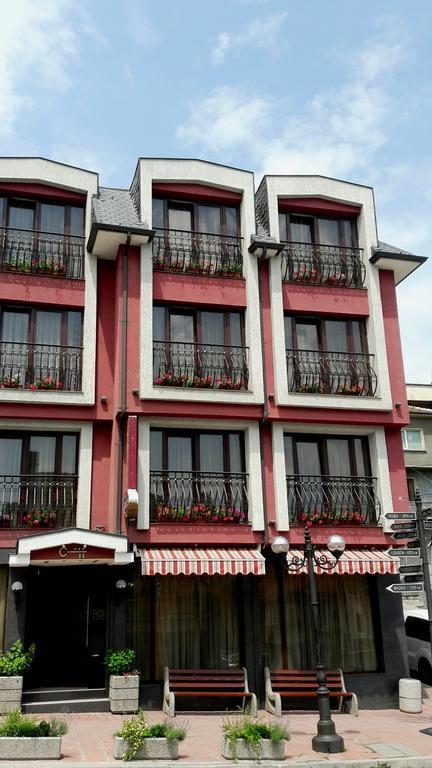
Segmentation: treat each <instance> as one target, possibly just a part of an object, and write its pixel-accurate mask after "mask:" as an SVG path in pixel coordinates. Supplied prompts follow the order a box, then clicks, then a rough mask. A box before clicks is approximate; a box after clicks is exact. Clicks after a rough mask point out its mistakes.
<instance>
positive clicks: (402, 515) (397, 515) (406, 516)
mask: <svg viewBox="0 0 432 768" xmlns="http://www.w3.org/2000/svg"><path fill="white" fill-rule="evenodd" d="M384 517H385V518H386V519H387V520H415V519H416V513H415V512H386V513H385V515H384Z"/></svg>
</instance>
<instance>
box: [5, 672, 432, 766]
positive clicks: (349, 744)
mask: <svg viewBox="0 0 432 768" xmlns="http://www.w3.org/2000/svg"><path fill="white" fill-rule="evenodd" d="M423 702H424V709H423V712H422V714H419V715H410V714H405V713H402V712H399V710H394V709H387V710H363V711H360V714H359V717H352V716H351V715H345V714H337V715H335V717H334V719H335V722H336V729H337V731H338V732H339V733H340V734H341V735H342V736H343V737H344V740H345V747H346V752H344V753H342V754H340V755H335V756H328V757H327V756H325V755H318V754H316V753H315V752H313V751H312V749H311V737H312V736H313V734H314V733H315V732H316V722H317V713H310V712H308V713H306V714H294V713H290V714H289V715H287V718H286V719H287V722H288V726H289V730H290V732H291V740H290V741H289V742H287V745H286V755H287V759H288V764H289V762H291V763H298V762H307V763H310V762H312V761H313V762H317V761H326V762H335V761H341V760H342V761H345V760H370V761H371V763H372V761H374V760H375V761H377V760H378V761H380V762H387V761H388V760H389V759H392V758H416V757H417V758H421V757H423V758H424V757H426V756H430V758H431V759H430V763H429V761H427V762H426V761H425V760H424V759H423V760H421V762H419V761H418V760H414V761H413V762H412V763H411V764H412V765H414V764H417V765H419V766H422V768H426V766H427V765H432V736H428V735H425V734H422V733H420V730H421V729H423V728H427V727H432V688H429V687H423ZM260 716H262V717H263V718H266V719H273V718H272V717H271V715H267V714H266V713H265V712H261V713H260ZM65 717H66V719H67V720H68V722H69V733H68V734H67V736H65V737H64V740H63V753H64V762H65V763H70V764H72V763H105V764H106V763H110V762H113V758H112V753H111V749H112V736H113V733H114V732H115V731H116V730H117V729H118V728H119V727H120V724H121V722H122V717H121V716H119V715H110V714H108V713H95V714H69V715H68V714H66V715H65ZM161 717H162V715H161V713H160V712H149V713H148V719H149V721H150V722H151V723H153V722H157V721H158V720H160V719H161ZM224 719H225V718H224V716H221V715H212V714H204V715H186V716H184V717H183V716H182V715H180V716H178V718H177V720H186V721H187V722H188V723H189V732H188V736H187V739H186V741H184V742H183V743H182V744H181V745H180V760H179V761H178V762H177V763H176V764H177V765H178V766H182V765H183V766H186V765H188V764H194V765H205V764H209V763H215V762H220V763H221V764H223V765H225V766H228V765H229V764H228V763H227V761H225V760H224V759H223V758H222V757H221V756H220V751H221V726H222V723H223V721H224ZM400 764H401V765H403V766H405V765H409V764H410V761H409V760H408V761H406V760H404V761H403V762H402V761H400ZM147 765H148V763H147ZM158 765H162V763H158ZM8 766H9V768H10V767H11V764H10V763H9V764H8Z"/></svg>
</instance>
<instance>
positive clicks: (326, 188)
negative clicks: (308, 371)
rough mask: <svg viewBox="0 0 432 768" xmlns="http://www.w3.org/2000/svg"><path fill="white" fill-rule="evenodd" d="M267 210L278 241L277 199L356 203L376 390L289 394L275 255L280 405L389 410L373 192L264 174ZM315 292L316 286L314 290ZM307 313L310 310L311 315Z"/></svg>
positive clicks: (273, 275)
mask: <svg viewBox="0 0 432 768" xmlns="http://www.w3.org/2000/svg"><path fill="white" fill-rule="evenodd" d="M267 189H268V207H269V222H270V234H271V235H272V236H273V237H275V238H277V239H278V240H279V236H280V235H279V216H278V198H279V197H284V198H287V197H306V198H307V197H321V198H325V199H328V200H333V201H336V202H340V203H347V204H352V205H359V206H361V207H360V213H359V217H358V219H357V227H358V237H359V247H360V248H363V251H364V253H363V258H364V264H365V267H366V279H365V284H364V287H365V288H366V289H367V291H368V299H369V309H370V316H369V318H368V319H367V321H366V331H367V339H368V347H369V352H370V354H373V355H374V362H373V366H374V370H375V372H376V374H377V378H378V387H377V391H376V394H375V396H374V397H355V396H353V397H350V396H344V397H340V396H338V395H312V394H302V393H294V392H288V381H287V367H286V358H285V333H284V311H283V297H282V278H281V260H282V257H281V256H278V257H276V258H273V259H272V260H271V262H270V286H271V288H270V290H271V306H272V330H273V355H274V365H275V389H276V392H275V395H276V399H277V402H278V403H280V404H281V405H296V406H305V407H310V408H335V407H337V408H344V409H346V408H355V409H356V410H374V411H389V410H391V409H392V399H391V391H390V380H389V375H388V364H387V352H386V345H385V335H384V322H383V314H382V305H381V294H380V286H379V271H378V269H376V267H374V266H373V265H371V264H370V263H369V257H370V255H371V247H372V246H376V245H377V231H376V221H375V203H374V197H373V190H372V189H371V188H370V187H363V186H360V185H357V184H349V183H348V182H344V181H337V180H335V179H329V178H323V177H320V176H289V177H288V176H268V177H267ZM311 290H315V291H316V293H317V294H318V292H319V290H320V289H319V287H318V288H313V289H311ZM311 314H312V312H311Z"/></svg>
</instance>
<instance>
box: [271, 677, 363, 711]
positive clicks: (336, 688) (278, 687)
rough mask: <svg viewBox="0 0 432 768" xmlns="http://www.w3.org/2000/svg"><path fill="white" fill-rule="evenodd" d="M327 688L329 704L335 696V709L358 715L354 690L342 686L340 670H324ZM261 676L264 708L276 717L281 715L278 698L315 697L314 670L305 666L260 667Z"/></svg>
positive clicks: (280, 703)
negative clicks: (290, 667) (288, 667)
mask: <svg viewBox="0 0 432 768" xmlns="http://www.w3.org/2000/svg"><path fill="white" fill-rule="evenodd" d="M326 677H327V682H326V684H327V688H328V689H329V691H330V703H332V700H333V702H334V701H335V699H337V708H338V710H339V712H342V711H344V712H349V713H350V714H352V715H358V700H357V696H356V694H355V693H349V692H348V691H347V690H346V688H345V682H344V676H343V672H342V670H341V669H331V670H328V671H326ZM264 679H265V695H266V701H265V708H266V710H267V712H270V713H271V714H272V715H276V717H281V716H282V699H308V698H313V699H316V700H317V688H318V683H317V681H316V671H313V670H305V669H272V670H270V669H269V668H268V667H266V668H265V670H264Z"/></svg>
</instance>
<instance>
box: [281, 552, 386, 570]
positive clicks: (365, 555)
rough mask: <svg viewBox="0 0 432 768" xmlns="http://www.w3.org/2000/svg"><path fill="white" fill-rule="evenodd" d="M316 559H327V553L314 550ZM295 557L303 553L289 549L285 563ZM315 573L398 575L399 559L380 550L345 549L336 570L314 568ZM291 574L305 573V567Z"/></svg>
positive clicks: (301, 555)
mask: <svg viewBox="0 0 432 768" xmlns="http://www.w3.org/2000/svg"><path fill="white" fill-rule="evenodd" d="M315 554H316V556H317V557H320V555H324V556H327V557H328V552H325V551H324V550H319V549H316V550H315ZM295 557H300V558H302V557H303V552H302V550H300V549H290V551H289V552H288V554H287V562H288V563H291V562H292V560H293V559H294V558H295ZM314 571H315V573H319V574H321V573H338V574H346V573H348V574H352V575H353V574H355V573H360V574H364V573H378V574H381V575H384V574H385V573H391V574H396V573H399V558H397V557H396V558H395V557H390V555H387V554H386V553H385V552H383V551H382V550H375V549H374V550H372V549H347V550H345V552H344V553H343V555H342V556H341V557H340V559H339V561H338V564H337V566H336V568H335V569H334V570H332V571H325V570H324V568H320V567H319V566H317V565H315V566H314ZM292 573H294V574H296V573H307V566H306V565H304V566H303V567H302V568H298V569H297V570H296V571H292Z"/></svg>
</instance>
